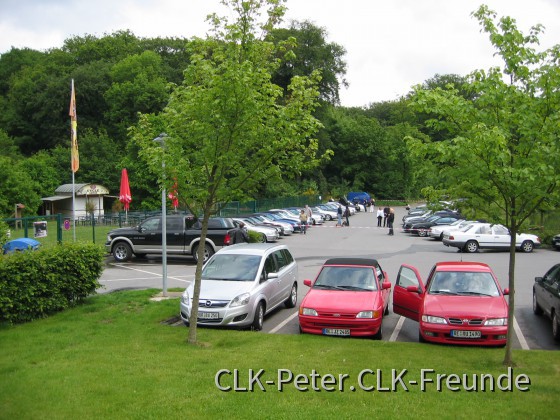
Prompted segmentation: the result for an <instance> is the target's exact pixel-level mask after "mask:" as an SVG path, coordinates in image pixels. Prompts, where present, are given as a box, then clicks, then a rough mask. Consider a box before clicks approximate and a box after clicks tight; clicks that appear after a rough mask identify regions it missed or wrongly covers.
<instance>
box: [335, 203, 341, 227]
mask: <svg viewBox="0 0 560 420" xmlns="http://www.w3.org/2000/svg"><path fill="white" fill-rule="evenodd" d="M336 217H337V218H338V221H337V222H336V227H339V226H342V206H341V205H340V204H339V205H338V209H337V210H336Z"/></svg>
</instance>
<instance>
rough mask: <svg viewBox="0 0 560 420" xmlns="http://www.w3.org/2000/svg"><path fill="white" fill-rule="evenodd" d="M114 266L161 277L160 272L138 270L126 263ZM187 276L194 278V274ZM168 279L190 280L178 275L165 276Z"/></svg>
mask: <svg viewBox="0 0 560 420" xmlns="http://www.w3.org/2000/svg"><path fill="white" fill-rule="evenodd" d="M113 265H114V266H116V267H120V268H126V269H127V270H132V271H139V272H140V273H146V274H151V275H152V276H158V277H162V274H160V273H153V272H151V271H146V270H139V269H137V268H134V267H128V266H126V265H120V264H113ZM187 277H193V278H194V274H193V275H192V276H187ZM167 278H168V279H173V280H177V281H183V282H185V283H186V282H190V280H183V279H180V278H179V277H174V276H167ZM112 281H116V280H112Z"/></svg>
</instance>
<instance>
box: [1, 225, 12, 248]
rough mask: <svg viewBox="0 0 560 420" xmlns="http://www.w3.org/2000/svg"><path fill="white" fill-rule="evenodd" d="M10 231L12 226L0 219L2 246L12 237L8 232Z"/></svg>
mask: <svg viewBox="0 0 560 420" xmlns="http://www.w3.org/2000/svg"><path fill="white" fill-rule="evenodd" d="M9 233H10V227H9V226H8V224H7V223H6V222H4V221H3V220H0V248H2V246H4V244H5V243H6V242H7V241H8V240H9V239H10V237H9V236H8V234H9Z"/></svg>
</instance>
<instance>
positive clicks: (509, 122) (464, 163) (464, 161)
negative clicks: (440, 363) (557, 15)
mask: <svg viewBox="0 0 560 420" xmlns="http://www.w3.org/2000/svg"><path fill="white" fill-rule="evenodd" d="M473 16H474V17H475V18H476V19H478V21H479V23H480V24H481V26H482V28H483V30H484V31H485V32H486V33H487V34H488V35H489V37H490V42H491V43H492V45H493V46H494V48H495V49H496V55H498V56H499V57H500V58H501V59H502V60H503V66H502V67H494V68H491V69H489V70H487V71H484V70H477V71H474V72H473V73H472V74H471V75H470V76H469V77H468V86H467V88H468V89H470V90H471V92H472V95H464V94H463V95H462V94H461V92H463V93H464V90H463V91H461V90H459V88H458V87H453V86H451V85H449V86H448V87H446V88H437V89H434V90H426V89H423V88H421V87H418V88H417V90H416V92H415V95H414V97H413V101H414V106H415V107H416V109H418V110H421V111H423V112H427V113H433V114H434V115H436V116H437V117H436V118H434V119H432V120H430V121H429V123H430V124H432V125H433V126H436V127H440V128H444V129H446V130H448V133H449V137H448V138H447V139H445V140H443V141H439V142H432V143H429V142H426V143H423V144H420V142H416V144H415V147H416V149H415V150H416V151H417V152H418V153H419V154H420V155H421V156H423V157H429V158H430V159H432V160H434V161H435V162H437V164H438V166H439V168H440V170H441V171H442V172H443V175H444V176H445V177H446V179H447V180H450V181H453V182H452V183H451V184H448V185H447V186H445V187H444V188H442V190H446V191H448V192H450V193H451V194H453V195H454V196H455V197H457V196H464V197H467V198H468V197H472V198H474V200H475V202H476V203H478V204H481V203H484V204H485V205H483V206H479V207H478V208H477V213H484V212H485V211H489V213H490V216H491V217H492V218H493V220H495V221H499V222H502V223H504V224H505V225H506V226H507V227H508V228H509V230H510V233H511V243H510V259H509V290H510V295H509V314H508V326H509V328H508V340H507V345H506V353H505V357H504V364H506V365H508V366H511V365H513V364H514V362H513V359H512V352H511V348H512V342H513V329H512V328H513V324H514V311H515V236H516V234H517V232H518V231H519V230H520V227H521V226H522V224H523V223H524V222H525V221H526V220H527V218H528V217H529V216H530V215H531V214H532V213H534V212H535V210H537V209H539V208H541V207H543V206H544V205H545V203H546V202H547V201H548V202H549V203H556V204H557V203H558V201H559V187H560V178H559V177H558V173H559V172H560V159H559V158H558V156H560V124H559V122H560V90H559V89H558V86H560V71H559V67H558V64H559V60H560V46H555V47H552V48H550V49H547V50H544V51H542V52H538V51H536V50H535V46H536V45H538V43H539V38H538V36H539V34H540V33H541V32H542V30H543V28H542V27H541V26H540V25H537V26H534V27H532V28H531V29H530V32H529V34H528V35H525V34H523V33H522V32H521V31H520V30H519V29H518V28H517V25H516V21H515V20H514V19H512V18H510V17H502V18H500V19H499V20H498V19H497V17H496V13H495V12H493V11H491V10H489V9H488V8H487V7H486V6H481V7H480V8H479V9H478V10H477V11H476V12H475V13H473ZM462 88H465V86H463V87H462ZM412 143H414V142H412Z"/></svg>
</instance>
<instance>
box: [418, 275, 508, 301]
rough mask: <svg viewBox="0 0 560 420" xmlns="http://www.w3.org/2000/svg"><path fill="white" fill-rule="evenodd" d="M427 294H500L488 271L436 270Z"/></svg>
mask: <svg viewBox="0 0 560 420" xmlns="http://www.w3.org/2000/svg"><path fill="white" fill-rule="evenodd" d="M428 294H432V295H435V294H447V295H480V296H500V291H499V290H498V286H497V285H496V282H495V281H494V277H492V274H490V273H488V272H466V271H437V272H436V273H435V274H434V277H433V279H432V280H431V281H430V286H429V288H428Z"/></svg>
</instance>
